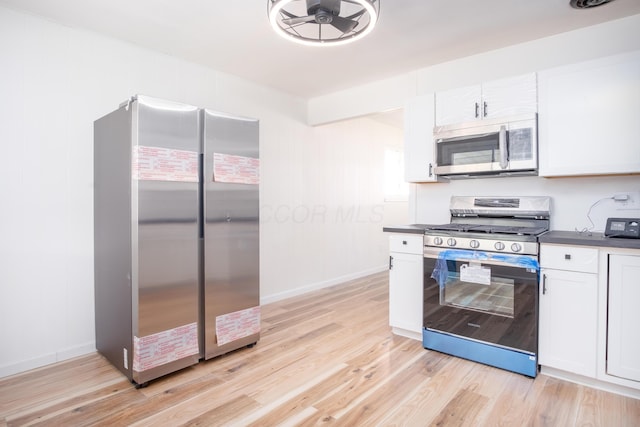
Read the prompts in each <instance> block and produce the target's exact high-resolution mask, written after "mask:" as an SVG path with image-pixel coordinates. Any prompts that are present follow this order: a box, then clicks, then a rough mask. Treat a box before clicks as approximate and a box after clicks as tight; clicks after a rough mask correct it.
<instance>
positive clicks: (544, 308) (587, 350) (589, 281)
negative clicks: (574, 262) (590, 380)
mask: <svg viewBox="0 0 640 427" xmlns="http://www.w3.org/2000/svg"><path fill="white" fill-rule="evenodd" d="M597 327H598V276H597V275H596V274H593V273H582V272H575V271H563V270H552V269H546V268H543V269H542V284H541V286H540V328H539V339H538V353H539V354H538V360H539V363H540V364H541V365H543V366H548V367H552V368H556V369H561V370H563V371H567V372H573V373H575V374H579V375H585V376H588V377H595V376H596V362H597V359H596V353H597V352H596V348H597Z"/></svg>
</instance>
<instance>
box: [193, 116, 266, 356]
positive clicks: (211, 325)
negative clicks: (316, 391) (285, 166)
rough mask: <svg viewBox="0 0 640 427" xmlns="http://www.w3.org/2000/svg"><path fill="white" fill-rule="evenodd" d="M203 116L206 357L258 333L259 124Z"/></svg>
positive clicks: (247, 342) (243, 343)
mask: <svg viewBox="0 0 640 427" xmlns="http://www.w3.org/2000/svg"><path fill="white" fill-rule="evenodd" d="M202 120H203V125H204V126H203V128H204V133H203V163H204V168H203V179H202V182H203V207H204V224H203V226H204V227H203V232H204V233H203V234H204V245H203V260H204V294H203V297H204V298H203V306H202V308H203V312H202V315H203V326H204V331H203V336H202V340H203V341H204V357H205V358H206V359H209V358H211V357H214V356H217V355H220V354H223V353H227V352H229V351H231V350H235V349H238V348H240V347H243V346H247V345H251V344H253V343H255V342H256V341H257V340H258V338H259V328H260V311H259V310H260V308H259V305H260V283H259V276H260V254H259V185H258V159H259V147H258V129H259V127H258V121H257V120H251V119H242V118H235V117H229V116H225V115H221V114H216V113H213V112H210V111H207V110H202Z"/></svg>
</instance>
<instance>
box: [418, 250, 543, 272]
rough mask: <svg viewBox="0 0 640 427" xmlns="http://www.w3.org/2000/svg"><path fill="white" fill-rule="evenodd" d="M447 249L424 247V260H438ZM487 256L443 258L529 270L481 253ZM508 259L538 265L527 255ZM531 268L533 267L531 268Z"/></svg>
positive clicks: (537, 269) (536, 261) (535, 259)
mask: <svg viewBox="0 0 640 427" xmlns="http://www.w3.org/2000/svg"><path fill="white" fill-rule="evenodd" d="M446 250H447V249H441V248H431V247H425V248H424V252H423V255H424V258H429V259H435V260H437V259H439V258H440V253H441V252H444V251H446ZM460 251H461V252H467V253H470V254H472V253H474V251H468V250H460ZM482 253H485V254H487V257H486V258H466V257H455V256H454V257H446V258H444V260H445V261H462V262H478V263H481V264H485V265H497V266H504V267H513V268H527V269H528V268H530V267H528V266H523V265H518V264H516V263H514V262H509V261H499V260H495V259H492V257H491V253H490V252H482ZM510 257H514V259H525V260H530V261H531V262H532V263H533V264H535V265H536V266H537V265H538V260H537V258H536V257H534V256H528V255H510ZM531 267H533V266H531ZM536 271H540V268H539V267H537V268H536Z"/></svg>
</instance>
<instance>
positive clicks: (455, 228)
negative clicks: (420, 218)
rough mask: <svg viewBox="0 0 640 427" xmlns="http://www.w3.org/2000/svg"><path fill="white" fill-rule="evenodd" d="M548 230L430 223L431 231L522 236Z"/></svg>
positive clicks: (427, 228)
mask: <svg viewBox="0 0 640 427" xmlns="http://www.w3.org/2000/svg"><path fill="white" fill-rule="evenodd" d="M547 230H548V227H543V226H541V227H528V226H511V225H495V224H489V225H482V224H458V223H449V224H442V225H428V226H427V227H426V228H425V231H426V232H429V231H452V232H457V233H487V234H516V235H520V236H538V235H540V234H542V233H544V232H545V231H547Z"/></svg>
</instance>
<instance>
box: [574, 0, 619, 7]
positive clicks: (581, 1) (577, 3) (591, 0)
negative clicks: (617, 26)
mask: <svg viewBox="0 0 640 427" xmlns="http://www.w3.org/2000/svg"><path fill="white" fill-rule="evenodd" d="M612 1H613V0H571V2H570V4H571V7H572V8H574V9H590V8H592V7H596V6H602V5H603V4H606V3H609V2H612Z"/></svg>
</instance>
